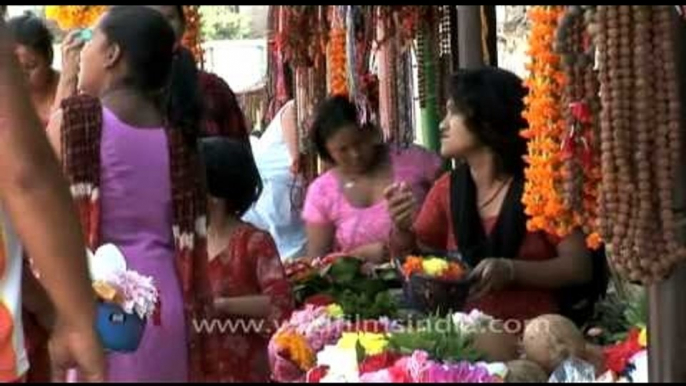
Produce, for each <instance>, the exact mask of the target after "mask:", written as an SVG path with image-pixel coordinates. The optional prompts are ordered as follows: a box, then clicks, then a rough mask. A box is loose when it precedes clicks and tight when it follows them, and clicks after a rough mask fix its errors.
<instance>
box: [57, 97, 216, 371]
mask: <svg viewBox="0 0 686 386" xmlns="http://www.w3.org/2000/svg"><path fill="white" fill-rule="evenodd" d="M62 111H63V119H62V128H61V139H62V149H61V150H62V166H63V169H64V172H65V174H66V176H67V178H68V180H69V183H70V187H71V193H72V197H73V198H74V202H75V204H76V206H77V209H78V213H79V216H80V219H81V224H82V226H83V230H84V232H85V235H84V236H85V239H86V242H87V246H88V247H89V248H90V249H91V250H95V249H96V248H97V247H98V246H100V235H101V233H100V220H101V218H100V195H99V189H100V139H101V130H102V124H103V121H102V106H101V104H100V101H99V100H98V99H96V98H93V97H89V96H86V95H78V96H74V97H71V98H69V99H66V100H64V101H63V102H62ZM167 138H168V144H169V160H170V167H171V186H172V205H173V224H172V230H173V235H174V243H175V247H176V256H175V259H176V267H177V272H178V275H179V279H180V282H181V288H182V291H183V301H184V310H185V314H186V318H187V319H186V320H187V323H188V325H189V327H192V326H193V325H194V324H193V321H194V320H198V321H200V320H202V319H203V318H204V317H206V316H208V313H207V309H206V308H205V307H207V306H209V305H210V304H211V303H210V302H209V301H208V300H209V286H208V280H207V261H208V260H207V239H206V235H207V232H206V203H205V200H206V196H205V191H204V188H203V184H202V181H201V180H200V176H201V175H202V173H201V169H200V163H199V159H198V157H197V154H196V153H195V152H194V151H193V149H190V148H189V147H188V146H187V144H186V142H185V140H184V138H183V135H182V133H181V131H180V130H167ZM188 336H189V339H188V345H189V347H188V348H189V359H190V366H189V368H190V374H189V376H190V377H191V378H194V377H195V376H197V375H198V374H199V372H202V368H203V366H202V359H201V358H202V351H203V350H202V347H201V346H202V340H201V339H200V336H199V334H197V333H195V332H194V331H189V334H188Z"/></svg>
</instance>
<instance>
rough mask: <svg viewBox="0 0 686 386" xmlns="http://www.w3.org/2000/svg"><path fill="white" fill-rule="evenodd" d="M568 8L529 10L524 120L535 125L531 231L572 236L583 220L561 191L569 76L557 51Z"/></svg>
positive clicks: (528, 202) (529, 174)
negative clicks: (555, 44)
mask: <svg viewBox="0 0 686 386" xmlns="http://www.w3.org/2000/svg"><path fill="white" fill-rule="evenodd" d="M564 10H565V8H564V7H563V6H535V7H532V9H531V10H530V12H529V17H530V18H531V21H532V28H531V35H530V37H529V51H528V55H529V57H530V58H531V63H530V64H528V66H527V67H528V70H529V72H530V75H529V78H528V79H527V80H526V81H525V83H526V85H527V87H528V88H529V95H528V96H527V97H526V98H525V100H524V103H525V106H526V109H525V111H524V118H526V120H527V121H528V123H529V127H528V128H527V129H526V130H524V131H523V132H522V136H523V137H525V138H527V139H528V140H529V144H528V155H527V157H526V161H527V163H528V167H527V169H526V171H525V175H526V183H525V186H524V195H523V198H522V201H523V203H524V205H525V207H526V214H527V215H528V216H529V217H530V219H529V221H528V224H527V227H528V229H529V230H532V231H536V230H543V231H546V232H548V233H551V234H555V235H558V236H566V235H568V234H569V233H570V232H571V230H572V229H573V228H574V227H576V226H578V225H579V221H578V218H575V216H574V215H573V213H572V212H571V211H569V210H567V208H566V207H565V205H564V199H563V196H562V190H561V182H562V178H561V177H562V176H561V165H562V160H561V156H560V149H561V143H560V138H562V135H563V133H565V127H566V125H565V120H564V117H563V114H562V111H561V109H560V100H561V98H562V94H563V90H564V87H565V85H566V82H567V80H566V77H565V75H564V73H563V72H562V71H561V70H560V57H559V55H557V54H555V52H554V51H553V42H554V39H555V31H556V29H557V27H558V23H559V19H560V17H561V16H562V14H563V12H564Z"/></svg>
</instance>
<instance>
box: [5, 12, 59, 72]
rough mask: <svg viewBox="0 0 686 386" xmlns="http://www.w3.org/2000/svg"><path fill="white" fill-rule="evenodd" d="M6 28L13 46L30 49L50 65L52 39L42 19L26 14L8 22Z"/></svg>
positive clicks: (52, 55)
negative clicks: (17, 45)
mask: <svg viewBox="0 0 686 386" xmlns="http://www.w3.org/2000/svg"><path fill="white" fill-rule="evenodd" d="M7 28H8V30H9V31H10V35H11V36H12V39H13V40H14V42H15V44H19V45H22V46H25V47H28V48H31V49H32V50H34V51H35V52H37V53H38V54H39V55H41V56H42V57H43V58H45V60H46V61H47V63H48V66H51V65H52V59H53V57H54V52H53V49H52V43H53V40H54V37H53V35H52V33H51V32H50V29H48V27H47V26H46V25H45V23H44V22H43V20H42V19H40V18H39V17H37V16H35V15H33V14H32V13H26V14H24V15H21V16H17V17H13V18H11V19H10V20H8V21H7Z"/></svg>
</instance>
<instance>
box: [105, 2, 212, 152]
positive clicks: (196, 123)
mask: <svg viewBox="0 0 686 386" xmlns="http://www.w3.org/2000/svg"><path fill="white" fill-rule="evenodd" d="M101 28H102V31H103V32H104V33H105V35H106V36H107V38H108V39H109V41H110V42H112V43H116V44H118V45H119V46H120V48H121V50H122V52H123V54H124V57H125V60H126V61H127V62H128V65H129V66H128V68H129V76H128V78H127V79H125V82H127V83H128V84H129V85H130V86H132V87H135V88H137V89H139V90H141V91H142V92H144V93H146V94H148V95H150V96H151V97H153V98H156V99H157V101H158V102H160V103H161V104H162V106H161V107H162V109H163V110H164V111H165V115H166V117H167V121H168V122H167V123H168V124H169V125H170V126H171V127H172V128H174V129H179V130H182V132H183V133H184V137H185V138H186V140H187V141H188V142H189V144H194V143H195V141H196V138H197V137H198V133H199V127H200V122H201V119H202V111H203V106H202V100H201V97H200V90H199V84H198V69H197V67H196V64H195V60H194V59H193V55H192V54H191V53H190V51H188V50H186V49H183V48H180V47H177V46H176V39H175V35H174V30H173V29H172V27H171V26H170V25H169V23H168V22H167V20H166V19H165V18H164V16H162V14H160V13H159V12H157V11H155V10H152V9H149V8H147V7H142V6H114V7H111V8H110V9H109V11H108V12H107V14H106V16H105V17H104V19H103V20H102V22H101ZM192 148H195V146H192Z"/></svg>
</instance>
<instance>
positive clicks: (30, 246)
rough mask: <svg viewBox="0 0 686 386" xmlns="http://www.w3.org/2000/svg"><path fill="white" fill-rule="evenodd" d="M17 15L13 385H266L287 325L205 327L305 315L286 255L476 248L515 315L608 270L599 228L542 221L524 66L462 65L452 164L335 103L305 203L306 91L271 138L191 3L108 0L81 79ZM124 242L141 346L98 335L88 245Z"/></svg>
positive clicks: (550, 308)
mask: <svg viewBox="0 0 686 386" xmlns="http://www.w3.org/2000/svg"><path fill="white" fill-rule="evenodd" d="M4 24H5V22H3V21H0V143H2V144H3V145H4V146H3V147H4V148H5V149H6V150H5V151H4V152H3V153H2V154H0V169H2V170H3V172H4V173H3V178H0V201H1V203H2V213H0V218H1V219H2V220H3V222H2V236H3V237H2V239H1V240H2V242H3V243H2V244H3V245H2V246H3V248H2V249H3V251H2V252H3V254H2V256H1V257H2V261H1V263H2V264H0V279H2V280H0V292H1V293H2V296H3V299H4V302H3V304H2V305H0V319H1V320H0V326H1V327H2V329H0V381H5V382H24V381H29V382H33V381H46V380H50V379H54V380H64V379H66V378H67V377H70V378H71V379H75V380H76V379H83V380H92V381H112V382H126V381H169V382H185V381H219V382H262V381H264V382H267V381H269V378H270V374H269V363H268V356H267V343H268V339H269V336H270V335H269V334H270V333H271V332H273V331H272V330H270V329H269V328H265V329H264V330H260V331H247V332H246V331H243V332H242V331H232V332H221V331H215V332H203V331H196V330H194V329H193V328H191V326H192V325H193V323H192V322H193V321H197V320H199V319H205V320H210V319H217V318H219V319H222V320H224V319H236V320H237V319H244V320H263V321H265V320H266V321H270V322H278V321H281V320H284V319H285V318H287V317H288V316H289V314H290V313H291V312H292V311H293V308H294V300H293V295H292V288H291V285H290V284H289V282H288V280H287V278H286V275H285V272H284V266H283V262H284V261H285V260H288V259H296V258H307V259H313V258H318V257H324V256H327V255H331V254H345V255H349V256H353V257H356V258H359V259H362V260H363V261H364V263H365V265H367V266H373V265H376V264H382V263H385V262H388V261H389V260H390V259H391V258H392V257H393V256H399V255H401V254H407V253H413V252H416V251H421V250H431V251H444V252H453V251H457V252H459V253H460V254H461V255H462V257H463V259H464V260H465V261H466V262H467V263H468V264H469V265H470V266H471V267H473V270H472V271H471V273H470V275H471V277H470V280H473V281H474V283H475V284H474V286H473V287H474V292H473V293H472V296H471V298H470V302H469V304H468V308H478V309H480V310H482V311H484V312H487V313H489V314H491V315H494V316H497V317H499V318H503V319H510V318H515V319H528V318H532V317H535V316H537V315H541V314H545V313H551V312H556V311H558V310H559V304H558V297H557V294H558V292H559V291H560V290H561V289H563V288H566V287H569V286H575V285H576V286H578V285H584V284H586V283H589V282H591V281H592V278H593V277H594V275H595V272H594V270H593V266H592V265H591V258H590V253H589V251H588V250H587V249H586V247H585V245H584V236H583V234H581V232H580V231H579V232H576V233H574V234H572V235H571V236H569V237H567V238H565V239H557V238H555V237H552V236H550V235H547V234H544V233H541V232H537V233H534V232H529V231H527V230H526V225H525V221H526V215H525V213H524V210H523V207H522V205H521V195H522V188H523V184H524V161H523V156H524V153H525V151H526V142H525V140H524V139H522V138H521V137H520V136H519V131H520V130H522V129H523V128H524V127H525V126H526V122H525V121H524V120H523V118H522V114H521V113H522V110H523V102H522V100H523V97H524V96H525V92H526V90H525V88H524V86H523V82H522V81H521V79H519V78H518V77H517V76H515V75H513V74H512V73H510V72H508V71H505V70H501V69H497V68H483V69H478V70H468V71H463V72H460V73H458V74H455V75H454V76H453V77H452V78H451V87H450V98H449V101H448V104H447V106H446V109H445V110H446V116H445V119H444V120H443V122H442V123H441V126H440V129H441V154H440V155H441V156H442V158H443V159H449V160H455V161H456V162H457V163H458V166H457V167H456V168H455V170H453V171H447V172H446V171H444V169H443V167H442V166H443V164H444V162H443V160H442V159H441V157H439V155H435V154H433V153H431V152H429V151H427V150H425V149H423V148H421V147H419V146H415V145H411V146H408V147H405V146H394V145H393V146H392V145H388V144H386V143H384V141H383V140H382V135H381V132H380V130H379V128H378V127H377V126H375V125H374V124H373V123H372V122H364V121H361V120H360V116H359V114H358V111H357V108H356V106H355V104H354V103H352V102H350V101H349V100H348V99H347V98H344V97H330V98H328V99H326V100H325V101H324V102H323V103H322V104H321V105H320V106H319V108H318V110H317V112H316V117H315V119H314V123H313V127H312V131H311V132H312V141H313V143H314V146H315V148H316V150H317V152H318V155H319V156H320V158H321V159H322V160H323V161H324V162H325V163H326V164H327V165H328V166H329V168H328V170H327V171H326V172H325V173H323V174H321V175H320V176H319V177H318V178H316V179H315V180H314V181H313V182H312V183H311V184H310V185H309V187H307V194H306V196H305V201H304V205H303V207H302V210H300V207H299V205H296V203H294V202H293V200H291V195H292V194H291V192H292V191H293V190H294V188H296V189H297V188H303V189H304V188H305V186H304V182H303V181H302V179H301V178H300V177H299V176H298V175H297V174H295V173H294V172H293V168H291V165H292V164H293V163H294V162H295V161H296V159H297V158H298V157H297V156H298V153H299V149H298V138H297V129H296V126H297V125H296V117H295V108H294V103H293V101H291V102H289V103H287V104H286V105H285V106H284V107H283V108H282V109H281V110H280V111H279V112H278V113H277V114H276V116H275V117H274V119H273V120H272V123H271V124H270V125H269V127H268V128H267V129H266V131H265V133H264V134H263V135H262V136H261V137H260V138H259V139H257V138H254V137H253V138H252V139H251V138H250V136H249V131H250V130H249V129H248V128H247V127H246V124H245V120H244V118H243V116H242V113H241V111H240V108H239V107H238V104H237V100H236V97H235V95H234V93H233V92H232V91H231V89H230V88H229V86H228V85H227V84H226V83H225V82H224V81H222V80H221V78H219V77H217V76H216V75H213V74H210V73H206V72H203V71H200V70H198V69H197V67H196V64H195V62H194V61H193V58H192V55H191V54H190V52H189V51H187V50H186V49H184V48H183V47H182V46H181V44H180V40H181V37H182V36H183V32H184V28H185V19H184V14H183V7H182V6H113V7H110V8H109V9H108V11H106V13H105V14H104V15H103V16H102V17H101V18H100V20H99V21H98V23H97V25H96V26H95V27H94V28H93V30H92V36H91V37H90V38H83V34H79V33H77V32H78V31H76V32H72V33H70V34H68V35H67V37H66V38H65V40H64V42H63V43H62V49H63V63H62V72H61V73H58V72H57V71H55V70H54V69H52V57H53V53H52V36H51V34H50V31H49V30H48V28H47V27H46V26H45V23H44V22H43V21H42V20H41V19H39V18H37V17H35V16H30V15H26V16H21V17H18V18H14V19H12V20H9V21H8V22H7V23H6V25H4ZM22 72H23V75H24V76H22ZM50 145H52V149H51V146H50ZM60 166H61V169H60ZM15 231H16V234H15ZM84 235H85V238H84V237H83V236H84ZM19 240H21V242H20V241H19ZM104 243H112V244H114V245H116V246H117V247H118V248H119V249H120V250H121V251H122V253H123V254H124V256H125V257H126V260H127V264H128V266H130V267H131V268H132V269H134V270H136V271H138V272H139V273H141V274H143V275H146V276H151V277H152V278H153V279H154V281H155V283H156V285H157V287H158V289H159V292H160V302H159V304H158V307H159V313H158V317H156V318H154V320H151V321H149V323H147V325H146V328H145V332H144V335H143V339H142V342H141V344H140V347H139V348H138V349H137V351H136V352H134V353H129V354H123V353H105V352H103V349H102V348H101V347H100V344H99V341H98V337H97V332H96V330H95V328H94V322H93V321H94V315H95V307H96V304H95V302H94V300H93V297H92V296H90V294H91V293H92V290H91V283H90V280H89V275H88V271H87V266H86V263H85V262H86V259H85V258H81V256H84V254H83V251H84V250H85V248H86V247H88V248H91V249H94V248H97V247H98V246H100V245H102V244H104ZM84 257H85V256H84ZM22 268H23V269H22ZM22 272H23V273H22ZM22 300H23V302H22ZM264 325H265V326H267V325H268V326H274V325H275V324H274V323H267V324H264ZM68 370H73V371H71V372H69V373H68Z"/></svg>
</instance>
